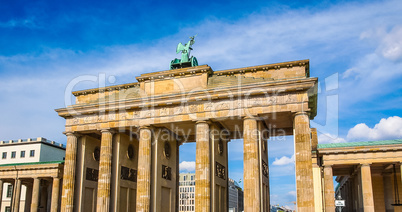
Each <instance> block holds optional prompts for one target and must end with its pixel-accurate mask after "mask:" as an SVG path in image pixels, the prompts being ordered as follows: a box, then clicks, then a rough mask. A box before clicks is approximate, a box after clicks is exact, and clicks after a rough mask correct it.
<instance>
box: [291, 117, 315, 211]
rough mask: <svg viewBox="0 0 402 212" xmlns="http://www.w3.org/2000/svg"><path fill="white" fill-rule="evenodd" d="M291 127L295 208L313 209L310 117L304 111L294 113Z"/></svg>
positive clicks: (301, 209)
mask: <svg viewBox="0 0 402 212" xmlns="http://www.w3.org/2000/svg"><path fill="white" fill-rule="evenodd" d="M293 129H294V133H293V134H294V135H293V136H294V139H295V163H296V190H297V209H298V211H303V212H304V211H314V186H313V169H312V163H311V142H310V119H309V117H308V114H307V113H306V112H298V113H296V114H295V116H294V122H293Z"/></svg>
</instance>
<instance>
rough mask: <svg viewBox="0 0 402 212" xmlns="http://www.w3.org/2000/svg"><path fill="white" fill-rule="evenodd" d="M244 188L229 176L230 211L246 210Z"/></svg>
mask: <svg viewBox="0 0 402 212" xmlns="http://www.w3.org/2000/svg"><path fill="white" fill-rule="evenodd" d="M243 198H244V195H243V189H242V188H241V187H240V186H239V184H238V183H237V182H236V181H234V180H233V179H230V178H229V211H231V212H241V211H243V210H244V207H243V204H244V200H243Z"/></svg>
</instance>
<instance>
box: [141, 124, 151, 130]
mask: <svg viewBox="0 0 402 212" xmlns="http://www.w3.org/2000/svg"><path fill="white" fill-rule="evenodd" d="M139 128H140V130H142V129H148V130H149V129H151V125H142V126H140V127H139Z"/></svg>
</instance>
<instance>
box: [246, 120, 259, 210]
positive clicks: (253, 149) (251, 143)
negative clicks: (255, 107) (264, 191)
mask: <svg viewBox="0 0 402 212" xmlns="http://www.w3.org/2000/svg"><path fill="white" fill-rule="evenodd" d="M243 125H244V127H243V131H244V132H243V146H244V147H243V148H244V159H243V163H244V165H243V166H244V211H247V212H249V211H250V212H252V211H255V212H259V211H260V207H261V199H260V189H261V188H260V173H259V156H258V145H259V144H258V130H257V120H256V119H255V118H250V117H247V118H245V119H244V123H243Z"/></svg>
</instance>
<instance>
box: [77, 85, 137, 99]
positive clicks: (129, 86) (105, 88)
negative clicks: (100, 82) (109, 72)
mask: <svg viewBox="0 0 402 212" xmlns="http://www.w3.org/2000/svg"><path fill="white" fill-rule="evenodd" d="M139 86H140V84H139V83H138V82H135V83H128V84H122V85H113V86H108V87H102V88H93V89H87V90H80V91H74V92H72V93H73V95H74V96H80V95H86V94H94V93H102V92H105V91H113V90H121V89H128V88H133V87H139Z"/></svg>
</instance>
